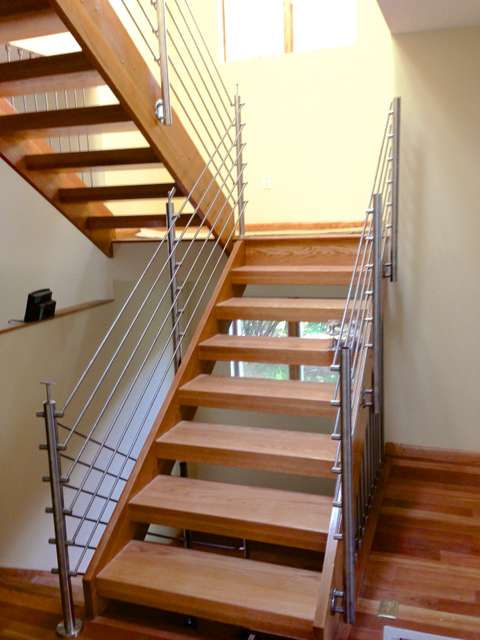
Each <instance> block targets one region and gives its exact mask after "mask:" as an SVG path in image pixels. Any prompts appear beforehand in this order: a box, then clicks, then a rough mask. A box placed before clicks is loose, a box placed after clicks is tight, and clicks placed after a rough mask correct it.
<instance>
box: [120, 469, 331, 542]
mask: <svg viewBox="0 0 480 640" xmlns="http://www.w3.org/2000/svg"><path fill="white" fill-rule="evenodd" d="M331 508H332V499H331V498H330V497H328V496H322V495H314V494H308V493H299V492H294V491H282V490H279V489H265V488H262V487H250V486H243V485H238V484H227V483H223V482H209V481H206V480H196V479H192V478H179V477H176V476H167V475H160V476H157V477H156V478H154V479H153V480H152V481H151V482H150V483H149V484H148V485H147V486H146V487H144V488H143V489H142V490H141V491H140V492H139V493H138V494H137V495H136V496H134V497H133V498H132V499H131V500H130V502H129V505H128V511H129V515H130V517H131V518H132V520H135V521H138V522H145V523H148V524H150V523H154V524H160V525H165V526H168V527H174V528H177V529H190V530H193V531H203V532H205V533H215V534H218V535H227V536H231V537H238V538H248V539H249V540H258V541H260V542H268V543H271V544H278V545H284V546H287V547H297V548H299V549H311V550H313V551H323V549H324V548H325V542H326V536H327V532H328V523H329V519H330V511H331Z"/></svg>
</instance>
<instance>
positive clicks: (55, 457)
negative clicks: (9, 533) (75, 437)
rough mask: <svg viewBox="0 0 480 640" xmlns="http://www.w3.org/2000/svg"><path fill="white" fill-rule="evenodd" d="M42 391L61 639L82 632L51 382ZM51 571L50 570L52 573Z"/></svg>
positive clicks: (46, 383) (45, 383)
mask: <svg viewBox="0 0 480 640" xmlns="http://www.w3.org/2000/svg"><path fill="white" fill-rule="evenodd" d="M42 384H44V385H45V388H46V394H47V399H46V400H45V402H44V403H43V412H41V413H40V414H37V416H39V417H43V418H44V420H45V431H46V436H47V447H46V450H47V452H48V467H49V478H50V492H51V497H52V509H51V513H52V514H53V524H54V531H55V537H54V538H53V539H52V540H53V543H54V544H55V546H56V550H57V562H58V569H57V571H56V572H58V579H59V583H60V597H61V601H62V610H63V621H62V622H60V623H59V624H58V625H57V635H59V636H60V637H62V638H78V636H79V635H80V632H81V630H82V622H81V620H78V619H76V618H75V607H74V604H73V591H72V581H71V575H72V574H71V571H70V561H69V557H68V538H67V523H66V520H65V515H66V509H65V503H64V497H63V483H62V479H63V478H62V469H61V460H60V455H59V451H60V450H61V446H60V445H59V443H58V427H57V418H58V417H59V416H60V415H61V414H60V413H59V412H57V409H56V403H55V400H53V399H52V393H51V391H52V389H51V388H52V384H53V383H52V382H42ZM54 572H55V570H52V573H54Z"/></svg>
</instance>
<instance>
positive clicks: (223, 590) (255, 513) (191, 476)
mask: <svg viewBox="0 0 480 640" xmlns="http://www.w3.org/2000/svg"><path fill="white" fill-rule="evenodd" d="M357 243H358V238H357V237H355V236H335V235H332V236H323V237H315V238H304V239H302V238H288V237H286V238H278V239H261V238H257V239H255V238H252V239H244V240H239V241H237V242H236V244H235V245H234V248H233V251H232V253H231V256H230V258H229V260H228V263H227V265H226V267H225V270H224V272H223V274H222V276H221V278H220V281H219V283H218V284H217V287H216V290H215V292H214V294H213V296H212V298H211V301H210V304H209V306H208V308H207V310H206V311H205V313H204V316H203V318H202V320H201V321H200V323H199V326H198V328H197V331H196V334H195V336H194V337H193V339H192V342H191V344H190V347H189V350H188V352H187V353H186V354H185V357H184V359H183V363H182V365H181V367H180V369H179V371H178V373H177V376H176V378H175V380H174V383H173V385H172V388H171V390H170V392H169V395H168V397H167V399H166V401H165V403H164V405H163V409H162V411H161V413H160V415H159V416H158V419H157V421H156V423H155V425H154V428H153V430H152V431H151V434H150V436H149V440H148V442H147V444H146V446H145V447H144V450H143V453H142V454H141V456H140V458H139V460H138V462H137V465H136V467H135V469H134V472H133V473H132V476H131V478H130V480H129V482H128V484H127V486H126V489H125V490H124V492H123V495H122V497H121V500H120V502H119V504H118V505H117V508H116V511H115V512H114V515H113V517H112V519H111V521H110V524H109V526H108V527H107V529H106V531H105V533H104V535H103V538H102V540H101V541H100V544H99V546H98V549H97V551H96V553H95V555H94V557H93V560H92V561H91V563H90V567H89V569H88V572H87V575H86V576H85V580H84V585H85V593H86V605H87V608H88V613H89V616H90V617H95V616H98V615H101V614H102V613H103V612H104V611H105V610H106V609H108V606H109V604H112V603H115V602H118V601H121V602H124V603H130V604H131V605H142V606H146V607H149V608H152V609H156V610H158V611H169V612H174V613H177V614H183V615H185V616H187V617H188V619H192V618H198V619H209V620H214V621H217V622H219V623H227V624H229V625H234V626H236V627H238V628H239V629H241V628H243V629H247V630H250V631H254V632H257V633H267V634H273V635H274V636H280V637H287V638H299V639H300V638H302V639H306V638H311V639H313V638H325V639H327V640H329V639H331V640H333V638H334V637H335V632H336V630H337V628H338V627H339V625H341V624H342V621H341V617H340V616H338V615H332V614H331V612H330V593H331V589H332V586H334V583H335V582H337V584H338V585H339V586H341V575H340V576H339V575H338V570H339V569H338V568H339V566H340V565H341V562H340V560H339V554H340V543H339V542H338V541H337V540H336V539H335V535H334V533H335V530H336V521H337V517H338V515H337V511H338V510H336V509H334V508H333V504H332V501H333V478H334V477H335V476H334V475H333V473H332V467H333V466H334V463H335V456H336V452H337V444H338V443H337V442H335V441H333V440H332V439H331V435H330V434H331V432H332V429H333V421H334V418H335V416H336V407H335V406H332V402H331V401H332V398H333V395H334V388H335V384H334V382H332V381H329V382H318V381H305V380H304V379H302V378H301V377H299V376H294V377H296V378H297V379H283V380H277V379H273V378H266V377H263V378H258V377H257V378H252V377H247V376H238V375H235V371H234V368H232V367H233V365H232V363H235V362H236V363H238V362H251V363H278V364H285V365H288V366H303V365H305V366H315V367H326V369H325V371H326V372H328V371H329V367H330V365H331V363H332V358H333V353H334V340H333V338H332V337H329V336H328V335H326V336H324V337H317V338H315V337H314V338H308V337H262V336H261V335H257V336H246V335H242V332H240V333H239V335H232V329H231V328H232V327H233V326H234V324H235V321H238V320H241V319H244V318H247V319H250V320H263V321H265V320H268V321H276V322H281V323H284V322H287V323H304V322H308V323H311V322H315V323H318V322H328V321H331V322H335V321H337V322H338V321H339V319H340V318H341V315H342V309H343V304H344V300H343V299H342V298H343V297H344V296H345V282H346V280H347V279H348V277H349V276H351V273H352V267H353V262H354V256H355V252H356V248H357ZM285 264H288V265H289V269H288V270H287V269H285V266H284V265H285ZM267 266H268V269H266V267H267ZM292 274H294V276H292ZM258 280H260V281H261V285H260V289H259V288H258V285H257V281H258ZM299 283H300V284H299ZM290 378H291V376H290ZM298 378H300V379H298ZM205 410H207V411H208V412H209V420H208V421H206V420H204V419H202V417H201V412H202V411H205ZM225 412H227V414H228V412H230V413H231V412H235V413H234V416H235V418H234V419H233V420H232V422H231V423H230V422H228V421H227V420H226V418H225V415H227V414H226V413H225ZM253 413H255V414H256V415H257V417H258V416H260V417H262V416H264V417H267V416H269V417H270V420H273V421H274V422H273V424H274V423H275V419H276V416H277V417H278V419H281V420H283V422H282V425H283V426H280V424H279V426H278V428H274V427H272V426H271V424H272V423H270V426H269V427H268V428H267V427H263V426H258V422H257V423H254V424H253V425H252V422H251V416H252V414H253ZM199 414H200V415H199ZM305 419H306V420H310V423H311V424H313V425H314V427H312V428H311V429H310V430H308V431H307V430H305V427H304V428H302V429H301V430H299V429H298V424H299V421H300V420H305ZM285 420H287V424H288V425H290V426H289V427H287V428H285V426H284V425H285ZM255 424H256V425H257V426H255ZM175 463H182V465H181V466H182V468H183V470H185V469H186V470H187V473H185V472H183V473H182V474H181V475H179V474H178V471H177V470H178V465H176V464H175ZM203 468H210V469H211V468H213V469H216V470H217V472H218V473H220V474H222V469H224V470H226V473H225V475H224V478H223V480H222V481H219V479H218V473H217V476H216V477H215V479H214V480H209V479H205V478H204V477H202V469H203ZM228 470H230V471H232V470H233V471H235V470H237V471H239V470H251V471H252V472H259V473H262V474H263V476H262V478H263V479H265V477H267V476H269V477H270V478H275V481H274V482H273V485H272V481H271V480H270V481H266V482H264V480H261V481H260V482H258V481H256V482H253V483H251V482H248V480H245V475H244V476H243V480H241V481H238V479H237V480H234V479H232V477H231V476H230V475H229V473H228ZM265 474H266V475H265ZM182 476H183V477H182ZM246 477H247V478H248V476H246ZM295 478H296V479H297V480H298V479H299V478H300V479H301V478H304V479H305V482H307V483H308V482H309V481H310V482H315V481H317V482H318V481H319V479H324V481H323V482H324V484H323V485H322V486H323V490H322V489H320V490H318V489H316V490H315V489H311V490H310V489H308V488H307V489H306V490H305V489H301V488H299V483H298V481H297V482H296V483H295V482H293V480H292V482H293V485H292V488H290V483H291V480H290V479H295ZM279 479H281V480H282V481H281V483H280V484H279V482H278V480H279ZM269 485H270V486H269ZM306 486H307V487H308V484H307V485H306ZM292 489H293V490H292ZM158 527H161V528H160V529H158ZM165 528H168V531H169V532H172V531H173V534H172V533H170V538H169V539H168V541H167V542H166V541H165V539H163V538H162V537H161V535H162V531H165ZM155 532H157V533H155ZM158 535H160V537H158ZM156 536H157V537H156ZM239 540H240V541H243V542H242V543H241V544H237V547H236V549H237V550H236V551H235V544H234V543H235V542H237V543H238V541H239ZM258 544H261V545H263V548H264V550H265V549H270V551H268V552H267V553H263V555H262V554H258V553H256V552H255V545H258ZM242 549H243V550H242ZM250 550H251V552H250ZM322 567H323V568H322ZM339 580H340V583H338V581H339Z"/></svg>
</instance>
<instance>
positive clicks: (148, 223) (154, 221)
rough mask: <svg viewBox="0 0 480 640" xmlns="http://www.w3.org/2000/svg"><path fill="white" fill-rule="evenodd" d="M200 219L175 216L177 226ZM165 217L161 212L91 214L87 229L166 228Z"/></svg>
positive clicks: (198, 222)
mask: <svg viewBox="0 0 480 640" xmlns="http://www.w3.org/2000/svg"><path fill="white" fill-rule="evenodd" d="M200 222H201V220H200V219H199V218H197V217H196V216H195V217H194V218H193V219H192V216H191V214H190V213H182V214H181V215H180V216H178V217H177V218H176V221H175V225H176V227H177V228H182V227H185V226H186V225H187V224H189V223H190V224H189V226H190V228H191V227H192V225H195V224H200ZM166 226H167V218H166V216H164V215H162V214H142V215H133V216H123V215H115V216H92V217H90V218H87V229H138V228H142V227H143V228H154V229H157V228H162V229H165V230H166Z"/></svg>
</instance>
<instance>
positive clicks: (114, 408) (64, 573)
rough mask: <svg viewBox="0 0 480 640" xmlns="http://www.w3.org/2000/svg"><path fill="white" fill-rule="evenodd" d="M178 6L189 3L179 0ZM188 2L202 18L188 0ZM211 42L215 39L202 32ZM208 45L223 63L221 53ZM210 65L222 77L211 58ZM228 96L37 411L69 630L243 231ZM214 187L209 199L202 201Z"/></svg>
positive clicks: (234, 117) (237, 103)
mask: <svg viewBox="0 0 480 640" xmlns="http://www.w3.org/2000/svg"><path fill="white" fill-rule="evenodd" d="M140 4H143V6H144V8H145V11H146V12H147V9H148V10H149V13H146V15H149V16H151V15H152V14H151V11H150V9H151V7H152V6H154V8H157V4H155V5H151V4H150V3H139V5H140ZM147 5H148V7H147ZM175 5H178V6H182V3H180V2H177V0H175ZM129 6H130V8H131V4H130V5H129ZM184 6H185V7H187V9H188V15H189V16H192V17H193V14H192V13H191V10H190V6H189V5H188V3H186V2H185V3H184ZM166 7H167V10H168V4H167V5H166ZM192 19H193V20H194V18H192ZM192 25H193V26H192ZM194 26H195V28H198V25H197V23H196V21H195V22H193V23H192V24H190V28H191V29H192V33H194V31H193V28H194ZM200 42H203V43H205V41H204V40H203V38H202V39H201V40H200ZM203 55H204V59H205V61H207V60H210V61H211V63H212V64H213V57H211V55H210V54H208V55H207V54H205V53H204V52H203ZM208 75H209V77H211V78H215V77H216V76H217V75H218V77H220V75H219V71H218V69H217V68H216V67H214V68H212V65H211V64H210V65H209V67H208ZM217 88H218V87H217ZM223 90H224V92H226V89H224V85H223V82H222V91H223ZM227 95H228V94H227ZM228 101H229V102H228V106H229V110H228V118H227V117H224V123H223V124H222V125H221V127H222V128H220V125H219V124H218V122H217V127H218V135H217V139H215V138H213V136H212V140H214V145H213V147H212V146H210V148H208V149H207V150H204V153H205V166H204V168H203V170H202V173H201V174H200V175H199V176H198V178H197V180H196V182H195V184H194V185H193V187H192V190H191V192H190V193H189V194H188V195H187V196H186V197H185V198H184V199H182V200H181V201H178V198H177V194H176V193H175V190H172V191H171V192H170V194H169V197H168V200H167V203H166V211H165V214H166V227H167V228H166V231H165V235H164V236H163V237H162V238H161V239H160V241H159V243H158V245H157V246H156V248H155V250H154V252H153V254H152V256H151V257H150V259H149V260H148V262H147V264H146V266H145V268H144V269H143V271H142V273H141V274H140V276H139V278H138V279H137V281H136V283H135V284H134V285H133V287H132V289H131V291H130V292H129V294H128V295H127V296H126V298H125V300H124V301H123V303H122V305H121V307H120V309H119V311H118V313H117V315H116V317H115V319H114V320H113V322H112V324H111V326H110V327H109V329H108V331H107V332H106V334H105V336H104V337H103V338H102V340H101V341H100V343H99V345H98V347H97V349H96V350H95V352H94V353H93V355H92V356H91V357H90V359H89V360H88V363H87V365H86V366H85V368H84V369H83V371H82V372H81V373H80V375H79V376H78V378H77V381H76V382H75V384H74V385H73V387H72V388H71V390H70V391H69V392H68V393H65V395H64V398H65V399H64V401H63V403H60V404H59V406H58V407H57V403H56V402H55V400H54V399H53V392H52V384H53V383H47V399H46V401H45V402H44V405H43V410H42V411H41V412H40V413H39V414H37V415H38V416H40V417H42V418H43V419H44V422H45V428H46V435H47V439H46V444H45V445H42V447H41V448H42V449H45V450H46V451H47V454H48V460H49V475H48V476H45V477H44V481H46V482H48V483H49V485H50V493H51V499H52V503H51V506H50V507H49V508H48V509H47V512H48V513H51V514H52V515H53V522H54V529H55V536H54V537H53V538H51V539H50V540H49V542H50V543H51V544H54V545H55V546H56V555H57V567H56V568H55V569H54V572H56V573H58V574H59V583H60V592H61V599H62V608H63V621H62V622H61V623H60V624H59V625H58V627H57V632H58V634H59V635H61V636H63V637H72V638H73V637H77V635H78V634H79V632H80V627H81V623H80V622H79V621H78V620H76V618H75V611H74V605H73V596H72V585H71V578H72V576H76V575H79V574H83V573H84V572H85V571H86V568H87V567H88V564H89V562H90V559H91V557H92V555H93V553H94V551H95V549H96V548H97V546H98V544H99V542H100V539H101V537H102V534H103V532H104V530H105V528H106V526H107V525H108V523H109V521H110V519H111V516H112V514H113V511H114V509H115V507H116V505H117V503H118V500H119V498H120V496H121V493H122V491H123V488H124V486H125V484H126V482H127V481H128V479H129V477H130V475H131V472H132V470H133V468H134V465H135V463H136V460H137V458H138V455H139V453H140V452H141V450H142V448H143V445H144V442H145V440H146V438H147V435H148V433H149V431H150V429H151V427H152V425H153V424H154V420H155V418H156V416H157V415H158V411H159V409H160V407H161V405H162V402H163V399H164V398H165V396H166V394H167V392H168V389H169V388H170V386H171V383H172V381H173V379H174V376H175V373H176V371H177V369H178V366H179V364H180V362H181V358H182V354H183V353H184V351H185V348H186V346H187V345H188V342H189V340H190V337H191V334H192V330H193V329H194V328H195V325H196V320H197V319H198V318H199V317H200V315H201V313H202V311H203V308H204V307H205V306H206V304H207V302H208V300H209V298H210V289H211V288H212V287H213V286H214V284H215V282H216V280H217V279H218V277H219V276H220V273H221V271H222V268H223V264H224V263H225V258H226V253H227V252H228V251H229V249H230V248H231V246H232V243H233V241H234V240H235V238H236V237H238V235H239V233H240V234H242V233H243V230H244V214H245V207H246V204H247V202H246V200H245V187H246V182H245V180H244V174H245V168H246V164H245V163H244V161H243V153H244V148H245V142H244V140H243V131H244V123H243V121H242V107H243V104H242V102H241V99H240V97H239V95H238V91H237V95H236V96H235V97H234V98H230V96H229V95H228ZM225 106H226V105H225ZM172 117H175V113H173V114H172ZM165 124H167V123H165ZM159 126H161V125H159ZM215 133H216V131H215ZM209 171H210V173H208V172H209ZM206 177H208V180H207V184H205V185H204V189H203V190H202V195H201V196H200V197H198V193H196V197H195V201H194V199H193V194H194V192H196V191H198V185H199V184H204V183H205V181H206ZM212 193H213V195H212ZM207 194H208V197H209V198H210V201H209V205H208V208H207V210H206V211H203V210H202V209H204V208H205V206H203V207H202V205H203V203H204V200H205V198H206V196H207ZM217 203H218V204H217ZM222 203H223V204H222ZM220 204H221V206H220ZM149 535H155V536H159V535H160V534H158V533H154V532H149ZM160 537H167V538H168V536H163V535H161V536H160Z"/></svg>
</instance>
